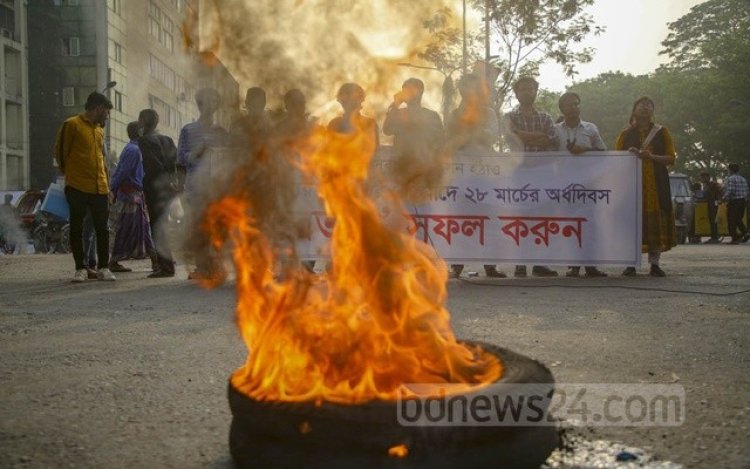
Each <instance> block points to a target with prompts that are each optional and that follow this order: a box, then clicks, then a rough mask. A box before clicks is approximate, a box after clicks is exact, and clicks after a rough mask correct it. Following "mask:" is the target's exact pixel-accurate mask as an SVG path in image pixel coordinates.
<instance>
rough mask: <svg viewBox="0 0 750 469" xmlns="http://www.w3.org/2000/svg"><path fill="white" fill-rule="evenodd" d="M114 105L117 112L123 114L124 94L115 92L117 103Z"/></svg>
mask: <svg viewBox="0 0 750 469" xmlns="http://www.w3.org/2000/svg"><path fill="white" fill-rule="evenodd" d="M112 104H113V105H114V106H115V111H120V112H122V93H120V92H119V91H115V101H114V103H112Z"/></svg>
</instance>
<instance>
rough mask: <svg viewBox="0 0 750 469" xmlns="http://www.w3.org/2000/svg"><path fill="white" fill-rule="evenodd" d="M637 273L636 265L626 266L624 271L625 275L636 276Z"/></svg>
mask: <svg viewBox="0 0 750 469" xmlns="http://www.w3.org/2000/svg"><path fill="white" fill-rule="evenodd" d="M635 274H636V272H635V267H626V268H625V270H623V271H622V275H623V276H624V277H635Z"/></svg>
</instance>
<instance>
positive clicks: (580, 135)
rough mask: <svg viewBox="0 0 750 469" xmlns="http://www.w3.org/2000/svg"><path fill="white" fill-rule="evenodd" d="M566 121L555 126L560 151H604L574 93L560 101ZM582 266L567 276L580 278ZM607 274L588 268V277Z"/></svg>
mask: <svg viewBox="0 0 750 469" xmlns="http://www.w3.org/2000/svg"><path fill="white" fill-rule="evenodd" d="M558 106H559V107H560V112H561V113H562V115H563V117H564V120H563V121H562V122H558V123H557V124H555V135H556V136H557V145H558V148H557V149H558V150H559V151H569V152H570V153H572V154H574V155H582V154H583V153H586V152H587V151H591V150H599V151H604V150H606V149H607V146H606V145H605V144H604V141H603V140H602V137H601V135H599V129H597V127H596V125H594V124H592V123H591V122H586V121H582V120H581V98H580V97H579V96H578V95H577V94H576V93H572V92H570V91H569V92H567V93H564V94H563V95H562V96H560V100H559V101H558ZM580 270H581V267H580V266H571V267H570V269H569V270H568V272H567V273H566V274H565V275H566V276H567V277H578V276H579V272H580ZM606 276H607V274H605V273H604V272H602V271H601V270H599V269H597V268H596V267H594V266H587V267H586V277H606Z"/></svg>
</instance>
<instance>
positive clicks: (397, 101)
mask: <svg viewBox="0 0 750 469" xmlns="http://www.w3.org/2000/svg"><path fill="white" fill-rule="evenodd" d="M405 101H406V96H404V92H403V90H402V91H399V92H397V93H396V94H394V95H393V106H394V107H399V106H400V105H401V103H403V102H405Z"/></svg>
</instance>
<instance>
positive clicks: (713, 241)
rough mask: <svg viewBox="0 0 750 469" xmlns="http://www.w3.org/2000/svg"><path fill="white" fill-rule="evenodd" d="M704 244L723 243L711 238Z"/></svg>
mask: <svg viewBox="0 0 750 469" xmlns="http://www.w3.org/2000/svg"><path fill="white" fill-rule="evenodd" d="M703 244H721V241H719V240H718V239H716V238H709V239H708V240H707V241H704V242H703Z"/></svg>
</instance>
